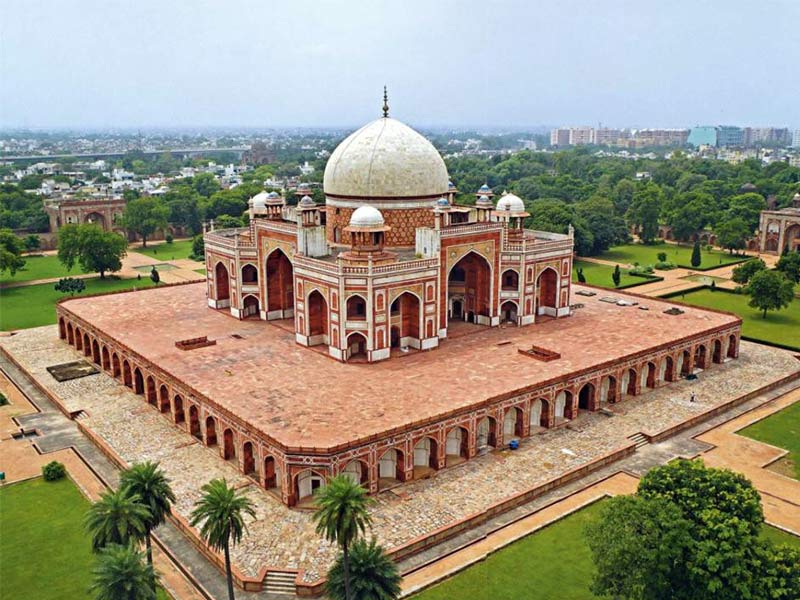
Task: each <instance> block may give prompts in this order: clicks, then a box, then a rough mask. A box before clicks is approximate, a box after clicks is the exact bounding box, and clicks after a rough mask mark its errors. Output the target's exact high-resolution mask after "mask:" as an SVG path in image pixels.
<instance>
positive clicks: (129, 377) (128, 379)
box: [122, 360, 133, 387]
mask: <svg viewBox="0 0 800 600" xmlns="http://www.w3.org/2000/svg"><path fill="white" fill-rule="evenodd" d="M122 383H124V384H125V385H126V386H128V387H133V374H132V373H131V365H130V363H128V361H127V360H124V361H122Z"/></svg>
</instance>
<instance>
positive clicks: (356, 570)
mask: <svg viewBox="0 0 800 600" xmlns="http://www.w3.org/2000/svg"><path fill="white" fill-rule="evenodd" d="M343 557H344V555H343V554H342V555H340V556H339V557H337V559H336V561H335V562H334V563H333V566H331V568H330V569H329V570H328V582H327V584H326V592H327V593H328V596H330V598H331V599H332V600H347V592H346V590H345V584H344V581H345V568H344V560H343ZM349 574H350V588H351V589H350V594H351V595H350V598H351V599H352V600H395V599H396V598H399V597H400V591H401V590H400V582H401V581H402V577H400V574H399V573H398V571H397V565H396V564H395V562H394V561H393V560H392V559H391V558H390V557H389V556H388V555H387V554H386V553H385V552H384V550H383V548H382V547H381V546H379V545H378V543H377V541H376V540H375V539H374V538H373V539H372V540H371V541H369V542H367V541H365V540H363V539H359V540H356V541H355V542H353V545H352V548H351V549H350V569H349Z"/></svg>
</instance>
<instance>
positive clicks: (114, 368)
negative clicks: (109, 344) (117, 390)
mask: <svg viewBox="0 0 800 600" xmlns="http://www.w3.org/2000/svg"><path fill="white" fill-rule="evenodd" d="M111 375H112V376H113V377H114V378H115V379H118V378H119V377H120V376H121V375H122V365H121V364H120V362H119V355H118V354H117V353H116V352H114V353H113V354H112V355H111Z"/></svg>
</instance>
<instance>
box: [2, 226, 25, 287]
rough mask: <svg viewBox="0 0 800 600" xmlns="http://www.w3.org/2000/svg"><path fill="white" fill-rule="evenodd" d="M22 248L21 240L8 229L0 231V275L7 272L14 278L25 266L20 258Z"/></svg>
mask: <svg viewBox="0 0 800 600" xmlns="http://www.w3.org/2000/svg"><path fill="white" fill-rule="evenodd" d="M23 248H24V246H23V244H22V240H21V239H19V238H18V237H17V236H15V235H14V233H13V232H12V231H11V230H10V229H0V273H3V272H5V271H8V272H9V273H11V275H12V276H14V275H16V273H17V271H19V270H20V269H21V268H22V267H24V266H25V261H24V260H23V259H22V258H21V256H22V250H23Z"/></svg>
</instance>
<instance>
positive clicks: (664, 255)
mask: <svg viewBox="0 0 800 600" xmlns="http://www.w3.org/2000/svg"><path fill="white" fill-rule="evenodd" d="M656 258H658V262H660V263H665V262H667V253H666V252H659V253H658V254H657V255H656Z"/></svg>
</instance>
